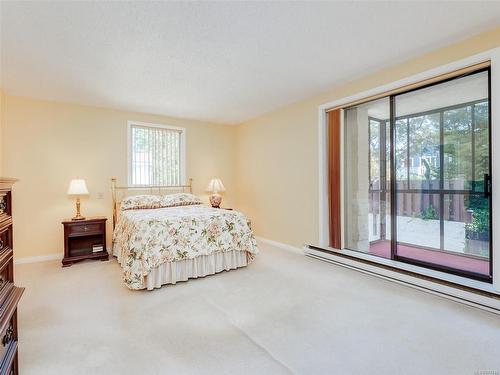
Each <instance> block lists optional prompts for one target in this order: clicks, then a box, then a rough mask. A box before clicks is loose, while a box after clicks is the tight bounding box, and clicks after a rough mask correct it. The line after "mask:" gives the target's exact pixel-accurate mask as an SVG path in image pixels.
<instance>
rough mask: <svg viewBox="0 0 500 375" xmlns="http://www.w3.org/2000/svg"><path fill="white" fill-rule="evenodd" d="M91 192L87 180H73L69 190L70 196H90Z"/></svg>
mask: <svg viewBox="0 0 500 375" xmlns="http://www.w3.org/2000/svg"><path fill="white" fill-rule="evenodd" d="M88 194H89V190H88V189H87V184H86V183H85V180H79V179H76V180H71V182H70V183H69V188H68V195H88Z"/></svg>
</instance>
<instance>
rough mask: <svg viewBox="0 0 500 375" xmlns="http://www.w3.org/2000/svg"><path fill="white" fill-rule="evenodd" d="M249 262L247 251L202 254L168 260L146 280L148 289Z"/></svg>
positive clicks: (214, 272)
mask: <svg viewBox="0 0 500 375" xmlns="http://www.w3.org/2000/svg"><path fill="white" fill-rule="evenodd" d="M247 264H248V261H247V253H246V251H227V252H220V253H214V254H211V255H200V256H199V257H196V258H193V259H186V260H181V261H176V262H166V263H163V264H160V265H159V266H158V267H156V268H153V269H152V270H151V272H150V273H149V274H148V275H147V276H146V279H145V281H144V283H145V285H146V288H147V289H148V290H153V289H154V288H160V287H161V286H162V285H165V284H175V283H176V282H177V281H186V280H188V279H195V278H197V277H204V276H207V275H213V274H216V273H218V272H222V271H229V270H232V269H236V268H239V267H245V266H246V265H247Z"/></svg>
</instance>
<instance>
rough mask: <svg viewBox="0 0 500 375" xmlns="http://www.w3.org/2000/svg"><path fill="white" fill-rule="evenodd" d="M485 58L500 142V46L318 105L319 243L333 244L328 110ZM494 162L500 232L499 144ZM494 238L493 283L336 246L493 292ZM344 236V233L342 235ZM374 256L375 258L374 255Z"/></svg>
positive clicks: (496, 268) (497, 274) (499, 271)
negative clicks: (329, 195) (330, 222)
mask: <svg viewBox="0 0 500 375" xmlns="http://www.w3.org/2000/svg"><path fill="white" fill-rule="evenodd" d="M485 61H490V69H491V70H490V79H491V98H492V99H491V100H492V104H493V105H492V108H491V144H492V146H493V145H495V144H500V131H499V130H498V127H497V126H498V124H500V105H494V103H496V101H495V100H496V99H495V98H498V97H499V96H500V48H494V49H491V50H488V51H485V52H482V53H479V54H477V55H473V56H469V57H467V58H464V59H461V60H458V61H455V62H452V63H449V64H446V65H443V66H439V67H437V68H434V69H430V70H427V71H424V72H422V73H419V74H415V75H413V76H410V77H407V78H403V79H400V80H398V81H394V82H391V83H388V84H386V85H382V86H379V87H375V88H372V89H370V90H366V91H364V92H360V93H357V94H355V95H352V96H349V97H345V98H341V99H338V100H335V101H332V102H329V103H325V104H322V105H320V106H319V107H318V142H319V147H318V151H319V153H318V156H319V238H318V239H319V246H321V247H325V248H328V244H329V228H328V216H329V211H328V199H329V198H328V147H327V139H328V138H327V111H328V110H329V109H330V108H336V107H342V106H344V105H347V104H349V103H352V102H354V101H357V100H362V99H364V98H368V97H371V96H374V95H377V94H381V93H384V92H387V91H390V90H394V89H399V88H401V87H404V86H407V85H410V84H414V83H417V82H421V81H424V80H426V79H431V78H434V77H438V76H440V75H442V74H446V73H449V72H453V71H456V70H459V69H462V68H466V67H469V66H472V65H475V64H479V63H483V62H485ZM340 119H341V124H340V126H341V159H342V160H341V162H340V166H341V173H340V176H341V183H340V186H341V194H340V196H341V202H342V204H341V231H342V233H344V185H343V181H342V180H343V175H344V170H343V168H344V166H343V163H344V161H343V155H344V151H343V150H344V144H343V141H344V140H343V137H344V135H343V128H344V121H343V120H344V115H343V110H341V116H340ZM491 165H492V171H491V173H492V221H493V226H492V228H491V231H492V233H500V152H497V149H495V147H492V148H491ZM497 237H498V236H495V239H493V248H492V260H493V282H492V284H489V283H484V282H480V281H476V280H472V279H467V278H464V277H460V276H455V275H450V274H446V273H443V272H439V271H433V270H429V269H426V268H422V267H418V266H412V265H406V264H401V262H397V261H393V260H386V259H382V258H379V257H373V256H369V255H366V254H360V253H358V252H352V251H350V250H347V249H345V248H344V244H343V243H342V249H332V250H334V251H340V252H342V253H346V254H347V253H349V254H351V253H352V255H353V256H355V257H359V258H363V257H369V258H370V260H372V261H373V262H377V263H381V264H388V265H391V266H394V267H397V268H401V269H405V268H407V269H411V270H413V271H415V272H417V273H420V274H424V275H429V276H433V277H437V278H439V279H442V280H447V281H452V282H456V283H458V284H462V285H467V286H471V287H473V288H477V289H482V290H486V291H490V292H493V293H497V294H500V238H497ZM342 239H343V236H342ZM372 258H373V259H372Z"/></svg>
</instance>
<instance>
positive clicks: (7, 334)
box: [0, 315, 17, 362]
mask: <svg viewBox="0 0 500 375" xmlns="http://www.w3.org/2000/svg"><path fill="white" fill-rule="evenodd" d="M16 340H17V333H16V322H15V315H12V317H11V318H10V321H9V324H8V325H7V326H6V328H5V330H4V331H3V332H1V333H0V358H2V362H3V359H4V357H5V354H6V353H7V352H8V351H9V348H11V346H12V344H14V342H15V341H16Z"/></svg>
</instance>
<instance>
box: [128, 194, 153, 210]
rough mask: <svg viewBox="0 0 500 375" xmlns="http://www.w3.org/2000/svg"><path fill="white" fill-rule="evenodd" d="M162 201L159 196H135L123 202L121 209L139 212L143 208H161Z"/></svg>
mask: <svg viewBox="0 0 500 375" xmlns="http://www.w3.org/2000/svg"><path fill="white" fill-rule="evenodd" d="M161 199H162V197H160V196H159V195H134V196H131V197H127V198H125V199H124V200H122V202H121V205H120V209H121V210H122V211H125V210H139V209H142V208H160V207H161Z"/></svg>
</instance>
